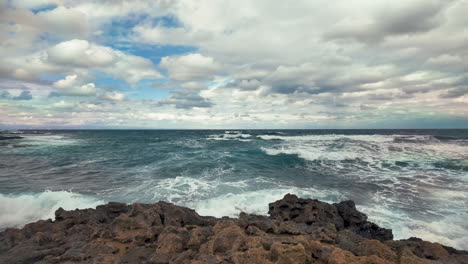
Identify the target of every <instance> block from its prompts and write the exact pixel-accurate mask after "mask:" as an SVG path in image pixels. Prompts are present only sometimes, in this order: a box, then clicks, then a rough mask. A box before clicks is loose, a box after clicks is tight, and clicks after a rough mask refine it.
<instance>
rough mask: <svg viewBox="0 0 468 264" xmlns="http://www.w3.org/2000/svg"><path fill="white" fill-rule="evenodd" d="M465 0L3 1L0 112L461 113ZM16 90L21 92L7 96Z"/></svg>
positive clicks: (163, 122)
mask: <svg viewBox="0 0 468 264" xmlns="http://www.w3.org/2000/svg"><path fill="white" fill-rule="evenodd" d="M0 5H1V4H0ZM466 10H468V1H462V0H448V1H442V0H428V1H423V0H409V1H405V2H395V1H390V0H382V1H373V0H356V1H353V2H352V3H351V2H344V1H325V0H317V1H306V0H298V1H295V2H294V5H291V3H290V2H288V1H283V2H276V3H275V4H272V3H271V1H268V0H258V1H244V0H240V1H234V0H226V1H222V2H213V1H209V0H200V1H197V2H193V1H183V0H175V1H164V0H163V1H159V0H158V1H145V0H135V1H131V2H128V1H111V0H104V1H94V0H85V1H73V0H60V1H53V0H51V1H47V0H38V1H28V0H18V1H9V2H8V3H7V4H3V5H2V6H1V8H0V38H1V39H2V40H3V41H2V42H1V43H0V60H1V61H2V63H0V79H1V80H0V84H1V85H2V87H5V89H4V90H6V91H8V93H9V94H8V95H7V94H6V93H5V94H4V96H2V97H4V98H2V99H6V98H8V100H2V102H1V103H0V112H1V113H2V114H5V116H6V115H8V118H9V120H11V122H12V123H15V122H16V121H15V120H23V121H22V122H25V124H26V123H28V124H36V125H38V124H41V122H42V124H62V125H64V126H67V125H83V126H86V124H88V125H96V124H101V125H103V126H105V125H108V126H112V125H115V126H125V125H128V126H132V125H134V126H152V125H153V126H156V125H157V126H179V127H189V126H192V127H197V126H198V127H199V126H206V127H229V126H231V127H235V126H242V127H252V126H255V127H259V128H261V127H359V126H362V125H364V126H366V125H368V124H385V122H388V123H389V124H394V125H398V124H399V122H401V120H402V119H403V117H404V119H405V120H406V121H405V122H406V123H405V124H414V125H415V126H417V124H418V123H417V122H419V121H418V120H428V119H430V118H434V117H435V116H438V117H443V118H446V119H447V120H461V119H463V117H461V115H462V113H465V112H466V109H467V107H468V106H467V103H468V100H467V95H466V89H465V88H466V85H467V81H466V80H468V75H467V74H466V72H467V69H468V64H467V63H466V61H468V52H467V50H468V44H467V43H468V31H467V30H466V29H467V27H468V18H467V16H466ZM285 11H287V12H285ZM23 91H30V92H31V94H32V95H34V100H31V101H29V102H28V104H25V103H21V102H19V101H15V100H11V98H12V97H14V96H12V95H11V94H14V95H15V96H19V95H21V93H22V92H23ZM10 93H11V94H10ZM168 93H169V95H168ZM47 95H50V96H47ZM57 96H60V97H59V98H57ZM25 97H27V94H25ZM141 98H143V99H141ZM62 101H63V102H62ZM155 106H157V110H158V113H154V107H155ZM70 109H72V110H73V111H69V110H70ZM47 111H49V112H53V117H48V116H47V115H48V114H50V113H49V112H47ZM19 113H24V115H20V114H19ZM29 117H31V118H29ZM443 118H439V119H438V120H442V119H443ZM171 119H173V120H174V122H171V121H170V120H171ZM410 119H412V120H414V121H415V122H414V123H412V122H410V121H408V120H410ZM52 120H53V122H52ZM381 120H385V121H381ZM154 121H156V122H157V123H155V122H154ZM388 126H391V125H388Z"/></svg>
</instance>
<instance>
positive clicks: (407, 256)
mask: <svg viewBox="0 0 468 264" xmlns="http://www.w3.org/2000/svg"><path fill="white" fill-rule="evenodd" d="M269 214H270V217H267V216H258V215H249V214H245V213H241V214H240V215H239V218H236V219H232V218H227V217H224V218H214V217H203V216H199V215H198V214H197V213H196V212H195V211H194V210H191V209H189V208H185V207H180V206H176V205H173V204H170V203H166V202H158V203H155V204H132V205H127V204H122V203H109V204H106V205H101V206H98V207H97V208H96V209H84V210H74V211H65V210H63V209H58V210H57V211H56V212H55V221H52V220H50V219H49V220H41V221H37V222H35V223H31V224H27V225H26V226H24V227H23V228H22V229H13V228H10V229H6V230H5V231H4V232H1V233H0V263H9V264H10V263H11V264H14V263H154V264H156V263H161V264H162V263H192V264H202V263H213V264H214V263H259V264H263V263H265V264H266V263H284V264H286V263H294V264H300V263H337V264H338V263H375V264H378V263H379V264H380V263H381V264H384V263H421V264H424V263H428V264H429V263H468V255H467V252H465V251H459V250H456V249H453V248H450V247H445V246H443V245H440V244H438V243H430V242H426V241H422V240H420V239H418V238H411V239H408V240H400V241H394V240H392V238H393V236H392V231H391V230H389V229H385V228H381V227H379V226H377V225H376V224H374V223H371V222H369V221H367V216H366V215H365V214H363V213H361V212H359V211H358V210H356V207H355V205H354V202H352V201H344V202H341V203H337V204H328V203H324V202H321V201H318V200H312V199H300V198H298V197H296V196H295V195H290V194H288V195H286V196H285V197H284V198H283V199H281V200H279V201H276V202H274V203H271V204H270V205H269Z"/></svg>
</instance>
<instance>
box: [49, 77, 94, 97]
mask: <svg viewBox="0 0 468 264" xmlns="http://www.w3.org/2000/svg"><path fill="white" fill-rule="evenodd" d="M77 77H78V76H77V75H76V74H75V75H68V76H66V77H65V79H63V80H58V81H56V82H54V83H53V84H52V85H53V86H54V87H55V88H57V91H58V93H59V94H60V95H76V96H89V95H96V93H97V92H98V89H97V88H96V86H95V85H94V83H83V80H79V79H78V78H77Z"/></svg>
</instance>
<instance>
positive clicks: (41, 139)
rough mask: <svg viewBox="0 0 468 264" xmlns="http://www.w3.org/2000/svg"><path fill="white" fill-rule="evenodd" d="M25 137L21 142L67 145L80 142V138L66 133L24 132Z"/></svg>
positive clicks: (42, 144) (40, 144)
mask: <svg viewBox="0 0 468 264" xmlns="http://www.w3.org/2000/svg"><path fill="white" fill-rule="evenodd" d="M21 136H22V137H23V138H24V139H23V140H22V141H21V143H25V144H27V145H31V146H47V147H49V146H65V145H75V144H79V143H80V140H77V139H74V138H70V137H67V136H64V135H52V134H23V135H21Z"/></svg>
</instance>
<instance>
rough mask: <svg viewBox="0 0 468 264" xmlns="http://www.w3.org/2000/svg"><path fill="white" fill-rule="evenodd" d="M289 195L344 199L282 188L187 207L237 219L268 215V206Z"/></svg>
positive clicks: (330, 193)
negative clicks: (243, 215)
mask: <svg viewBox="0 0 468 264" xmlns="http://www.w3.org/2000/svg"><path fill="white" fill-rule="evenodd" d="M288 193H292V194H296V195H299V196H301V197H314V198H318V199H321V200H322V201H328V202H337V201H338V200H341V199H340V198H342V195H341V194H340V193H338V192H333V191H325V190H318V189H314V188H297V187H289V188H288V187H282V188H281V187H280V188H277V189H264V190H255V191H247V192H243V193H228V194H224V195H220V196H217V197H211V198H208V199H204V200H200V201H195V202H189V203H187V204H185V205H186V206H189V207H192V208H194V209H195V210H196V211H197V212H198V213H199V214H200V215H210V216H216V217H222V216H229V217H237V216H239V213H240V212H246V213H250V214H258V215H267V213H268V204H269V203H271V202H274V201H277V200H279V199H281V198H283V197H284V195H286V194H288Z"/></svg>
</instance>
